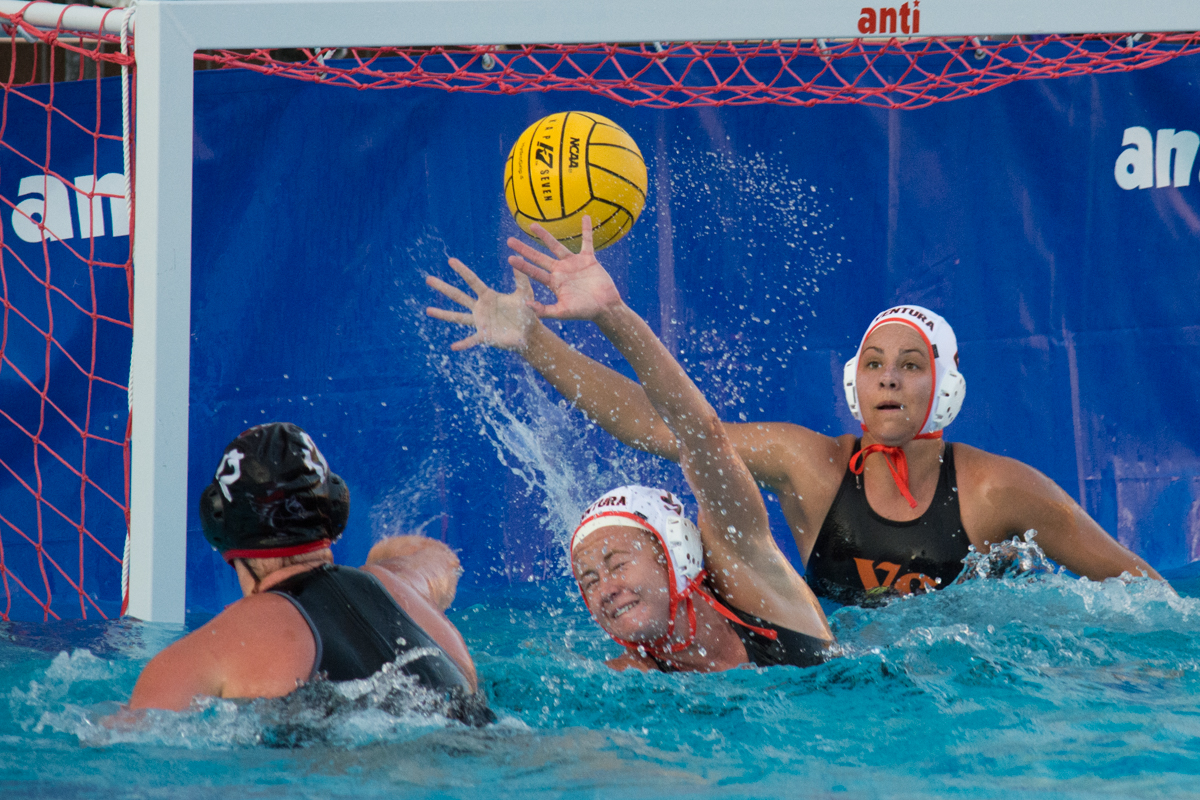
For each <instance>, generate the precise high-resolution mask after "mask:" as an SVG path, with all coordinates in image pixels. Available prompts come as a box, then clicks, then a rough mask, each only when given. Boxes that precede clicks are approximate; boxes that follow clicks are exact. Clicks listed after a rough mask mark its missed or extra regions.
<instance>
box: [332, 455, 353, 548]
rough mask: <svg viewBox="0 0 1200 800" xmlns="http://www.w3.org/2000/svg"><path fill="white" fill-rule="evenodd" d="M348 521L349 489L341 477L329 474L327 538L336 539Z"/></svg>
mask: <svg viewBox="0 0 1200 800" xmlns="http://www.w3.org/2000/svg"><path fill="white" fill-rule="evenodd" d="M349 519H350V487H349V486H347V485H346V482H345V481H344V480H342V476H341V475H335V474H334V473H332V472H331V473H329V538H331V539H336V538H337V537H339V536H341V535H342V531H344V530H346V522H347V521H348V520H349Z"/></svg>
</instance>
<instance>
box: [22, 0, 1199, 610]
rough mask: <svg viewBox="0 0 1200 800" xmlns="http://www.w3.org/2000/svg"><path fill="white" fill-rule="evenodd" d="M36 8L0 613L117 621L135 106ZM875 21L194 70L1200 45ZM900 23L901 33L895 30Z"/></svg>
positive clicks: (571, 87)
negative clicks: (733, 38) (958, 32)
mask: <svg viewBox="0 0 1200 800" xmlns="http://www.w3.org/2000/svg"><path fill="white" fill-rule="evenodd" d="M47 7H48V4H36V8H37V9H38V13H39V16H38V17H37V19H36V20H34V19H32V18H31V17H32V15H31V13H30V12H29V9H33V8H35V4H31V5H30V6H28V7H25V6H22V7H20V8H17V9H12V8H8V7H6V8H8V13H0V24H2V26H3V30H4V34H5V37H6V39H5V42H4V43H3V50H4V53H5V57H6V58H7V62H0V63H2V65H3V66H4V69H5V71H4V73H3V74H4V85H3V88H4V106H3V111H2V115H3V116H2V118H0V201H2V202H3V205H4V209H3V213H2V217H3V219H0V292H2V293H3V294H2V296H3V322H2V330H0V585H2V586H3V592H4V596H3V598H0V617H3V618H4V619H10V618H13V619H51V618H52V619H60V618H69V617H82V618H91V617H94V616H100V617H111V616H114V615H116V614H119V613H120V612H121V610H122V601H123V598H124V591H123V585H124V584H123V579H122V560H123V559H122V553H123V550H124V548H125V546H126V542H127V537H128V530H129V497H130V477H129V476H130V468H129V465H130V426H131V417H130V413H129V411H128V408H129V406H128V395H129V391H130V389H129V386H128V375H129V371H130V348H131V338H132V326H133V319H132V317H133V315H132V292H131V287H132V280H133V261H132V258H131V242H132V237H131V235H130V234H131V230H132V219H133V216H134V214H133V212H134V205H135V200H136V192H131V193H129V194H128V195H127V189H126V184H127V180H126V177H127V175H128V177H129V178H132V177H133V176H132V175H129V172H130V170H129V168H127V167H126V166H124V165H125V164H128V163H130V162H129V161H128V152H127V150H129V149H131V148H132V147H133V144H134V142H133V139H132V137H128V138H127V137H125V136H124V135H123V132H122V121H123V118H124V114H126V113H132V110H131V109H130V110H123V106H122V78H121V77H120V71H121V68H122V67H126V68H128V71H129V73H130V76H129V77H130V80H135V79H136V76H135V75H134V73H135V69H134V63H135V57H136V31H134V32H133V33H132V34H131V36H130V37H129V46H130V48H131V49H130V54H129V55H122V53H121V41H120V36H118V35H117V34H116V33H114V32H112V30H113V26H112V24H111V21H110V23H109V24H107V25H105V24H101V25H99V26H92V27H90V28H88V26H84V25H79V24H78V23H75V26H74V27H72V23H71V20H70V18H69V17H67V16H64V15H62V14H60V15H58V16H57V17H53V18H49V17H47V15H46V14H47ZM906 7H907V4H906V5H905V6H904V7H901V9H903V8H906ZM885 11H893V12H896V13H894V14H891V15H888V14H885V13H884V12H885ZM97 13H100V12H97ZM109 13H111V14H113V15H118V16H119V15H121V14H122V13H123V12H122V11H120V10H116V11H113V12H109ZM872 17H873V19H872V20H871V21H870V26H869V29H868V28H866V27H860V30H863V32H864V35H865V36H867V38H862V39H852V40H821V39H805V40H790V41H761V42H742V41H739V42H706V43H696V42H645V43H638V44H629V43H623V44H569V45H568V44H523V45H510V46H504V47H499V46H493V45H489V46H462V47H423V48H413V47H403V48H398V47H369V48H368V47H364V48H337V49H335V48H307V49H306V48H298V49H293V50H267V49H261V50H253V49H251V50H244V49H243V50H211V51H203V52H198V53H196V55H195V65H196V68H197V69H214V68H215V69H240V70H247V71H252V72H257V73H262V74H266V75H272V76H280V77H284V78H290V79H295V80H300V81H308V82H313V83H319V84H323V85H327V86H329V87H330V90H331V91H334V90H339V89H340V90H348V89H356V90H380V89H406V88H425V89H439V90H444V91H447V92H473V93H488V94H495V95H513V94H520V93H530V92H551V91H553V92H576V93H581V94H589V95H595V96H600V97H604V98H607V99H609V100H613V101H617V102H620V103H622V104H626V105H630V106H643V107H649V108H657V109H662V108H694V107H719V106H746V105H757V104H776V105H784V106H805V107H807V106H814V105H819V104H863V105H869V106H873V107H879V108H886V109H919V108H924V107H927V106H930V105H933V104H936V103H942V102H948V101H952V100H958V99H961V98H966V97H972V96H976V95H979V94H982V93H985V92H988V91H990V90H993V89H996V88H998V87H1002V86H1005V85H1008V84H1011V83H1013V82H1016V81H1026V80H1038V79H1051V78H1062V77H1070V76H1081V75H1094V74H1105V73H1113V72H1128V71H1132V70H1141V69H1145V68H1148V67H1153V66H1156V65H1159V64H1162V63H1164V62H1166V61H1169V60H1171V59H1175V58H1179V57H1184V56H1189V55H1192V54H1195V53H1197V52H1198V51H1200V34H1196V33H1124V34H1102V35H1101V34H1096V35H1086V34H1080V35H1042V36H1020V35H1013V36H1007V37H1004V38H977V37H956V38H937V37H921V36H920V35H919V28H918V27H917V25H916V22H915V19H914V18H912V17H910V16H909V15H908V14H907V13H905V14H901V13H900V12H899V11H897V10H896V9H880V14H879V16H878V18H874V17H875V14H874V12H872ZM89 19H96V17H94V16H93V17H91V18H89ZM861 24H862V25H866V24H867V23H866V22H865V21H864V22H863V23H861ZM905 27H909V32H910V33H911V34H914V35H910V36H901V35H900V34H901V33H903V32H905V31H904V28H905ZM82 28H87V29H82ZM97 29H102V30H105V31H107V32H102V33H97V32H96V30H97ZM129 96H132V95H127V97H129ZM135 391H136V387H135ZM230 435H232V432H231V433H230ZM226 438H228V437H226Z"/></svg>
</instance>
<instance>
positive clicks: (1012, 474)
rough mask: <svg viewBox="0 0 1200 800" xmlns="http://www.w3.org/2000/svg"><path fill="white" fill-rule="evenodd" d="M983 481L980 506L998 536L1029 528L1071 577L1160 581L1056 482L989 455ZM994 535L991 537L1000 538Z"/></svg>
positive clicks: (1018, 464)
mask: <svg viewBox="0 0 1200 800" xmlns="http://www.w3.org/2000/svg"><path fill="white" fill-rule="evenodd" d="M992 458H993V459H995V461H994V462H993V463H992V464H991V465H990V466H991V475H990V476H989V477H988V479H987V480H986V482H985V484H984V485H985V487H986V489H985V492H984V499H985V506H984V507H985V508H988V509H989V510H990V512H991V514H992V515H993V518H994V520H995V522H996V523H999V524H998V525H997V524H995V523H994V524H993V525H990V526H987V527H988V528H990V529H996V528H998V529H999V534H1000V536H1003V537H1004V538H1011V537H1012V536H1016V535H1019V534H1021V533H1024V532H1025V531H1027V530H1029V529H1033V530H1036V531H1037V538H1036V540H1035V541H1036V542H1037V544H1038V546H1039V547H1041V548H1042V550H1043V552H1045V553H1046V555H1047V556H1049V557H1050V558H1052V559H1054V561H1055V562H1057V563H1059V564H1062V565H1063V566H1064V567H1066V568H1067V569H1069V570H1071V571H1072V572H1074V573H1075V574H1077V575H1083V576H1085V577H1087V578H1090V579H1092V580H1104V579H1105V578H1114V577H1117V576H1118V575H1120V574H1121V573H1122V572H1128V573H1129V574H1131V575H1133V576H1135V577H1136V576H1143V575H1144V576H1148V577H1151V578H1157V579H1159V580H1162V576H1161V575H1159V574H1158V573H1157V572H1156V571H1155V570H1154V568H1153V567H1151V566H1150V565H1149V564H1147V563H1146V562H1145V561H1144V560H1143V559H1141V558H1139V557H1138V556H1137V555H1135V554H1134V553H1132V552H1130V551H1129V550H1128V549H1126V548H1125V547H1124V546H1123V545H1122V544H1121V543H1120V542H1118V541H1117V540H1116V539H1114V538H1113V537H1111V536H1109V535H1108V533H1106V532H1105V530H1104V529H1103V528H1101V527H1100V526H1099V525H1098V524H1097V523H1096V521H1095V520H1094V519H1092V518H1091V517H1090V516H1089V515H1088V513H1087V512H1086V511H1084V510H1083V509H1082V508H1080V507H1079V504H1078V503H1076V502H1075V501H1074V500H1073V499H1072V498H1071V496H1070V495H1068V494H1067V493H1066V492H1064V491H1063V490H1062V488H1061V487H1060V486H1058V484H1056V483H1054V481H1052V480H1050V479H1049V478H1048V477H1046V476H1045V475H1043V474H1042V473H1041V472H1038V471H1037V470H1036V469H1034V468H1033V467H1030V466H1028V465H1026V464H1022V463H1021V462H1019V461H1015V460H1013V459H1008V458H999V457H994V456H993V457H992ZM1000 536H997V537H996V538H1000Z"/></svg>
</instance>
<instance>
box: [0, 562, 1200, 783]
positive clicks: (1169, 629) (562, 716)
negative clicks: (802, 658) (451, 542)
mask: <svg viewBox="0 0 1200 800" xmlns="http://www.w3.org/2000/svg"><path fill="white" fill-rule="evenodd" d="M1030 547H1032V545H1030ZM977 566H978V565H977ZM987 567H988V564H987V562H986V560H985V561H984V562H983V567H982V568H980V569H976V570H975V572H977V573H980V574H985V573H987V572H989V570H988V569H987ZM992 571H993V572H996V571H997V570H992ZM1176 585H1177V586H1178V587H1179V588H1180V589H1181V592H1182V594H1180V595H1176V594H1175V593H1173V592H1172V591H1170V589H1169V588H1168V587H1167V586H1166V585H1164V584H1160V583H1157V582H1153V581H1146V580H1139V581H1135V582H1133V583H1130V584H1126V583H1122V582H1121V581H1118V580H1109V581H1106V582H1103V583H1094V582H1089V581H1086V580H1077V579H1074V578H1070V577H1068V576H1066V575H1062V574H1053V573H1046V572H1035V573H1033V574H1025V575H1022V576H1017V577H1014V576H1011V575H1010V576H1007V577H1000V578H995V577H990V578H976V579H972V580H968V581H965V582H964V583H962V584H961V585H955V586H951V587H949V588H947V589H945V590H944V591H941V592H937V593H935V594H932V595H927V596H922V597H914V598H911V599H906V600H897V601H894V602H892V603H890V604H888V605H885V606H883V607H880V608H873V609H861V608H843V609H840V610H837V611H835V612H834V613H832V615H831V617H830V622H831V624H832V626H833V629H834V631H835V633H836V634H837V636H838V638H839V640H840V642H841V645H842V647H843V648H844V655H843V656H842V657H841V658H838V659H836V660H834V661H831V662H829V663H827V664H825V665H823V666H820V667H815V668H808V669H797V668H792V667H776V668H772V669H766V670H757V669H741V670H734V671H731V672H727V673H722V674H715V675H664V674H657V673H655V674H640V673H636V672H628V673H622V674H618V673H614V672H612V671H610V670H608V669H607V668H606V667H605V666H604V665H603V659H604V658H606V657H611V656H612V655H615V654H616V653H617V652H618V647H617V645H615V644H614V643H612V642H611V641H609V640H607V639H606V638H605V637H604V635H603V634H602V633H601V632H600V630H599V629H598V628H597V627H596V626H595V625H594V624H593V623H592V622H591V620H590V619H589V618H588V617H587V615H586V611H585V610H584V608H583V606H582V603H581V602H580V601H579V599H578V594H577V592H576V590H575V589H574V587H573V586H572V585H569V584H567V583H559V582H552V583H542V584H530V585H528V586H522V587H519V588H518V589H514V590H512V591H510V592H508V593H507V594H506V595H505V596H503V597H496V598H492V599H490V600H489V601H487V602H485V603H476V604H471V605H467V604H466V602H465V601H464V602H463V603H461V604H460V605H459V606H458V607H456V608H454V609H452V611H451V618H452V619H453V620H454V621H455V622H456V623H457V624H458V625H459V626H460V628H461V629H462V631H463V634H464V635H465V637H466V639H467V642H468V644H469V645H470V647H471V650H472V651H473V652H474V653H475V656H476V660H477V665H478V669H479V674H480V679H481V685H482V687H483V688H484V690H485V691H486V693H487V695H488V697H489V698H490V700H491V704H492V707H493V708H494V710H495V712H496V713H497V714H498V716H499V722H498V723H497V724H495V725H492V726H488V727H486V728H482V729H472V728H468V727H465V726H463V725H461V724H458V723H453V722H450V721H449V720H447V719H445V718H442V717H438V716H436V715H429V714H423V713H420V712H419V711H417V710H408V711H406V710H404V709H399V710H397V709H395V708H392V709H391V713H389V712H388V711H384V710H383V709H382V708H380V707H377V706H374V705H372V703H371V702H366V703H365V704H364V702H362V698H363V697H367V698H368V699H369V698H370V697H373V696H375V695H374V694H372V692H375V693H378V692H379V691H380V690H381V689H383V690H386V689H387V688H389V687H387V686H382V687H381V686H379V685H368V682H359V684H358V685H356V686H354V687H352V691H350V692H349V693H350V694H353V695H355V696H358V697H359V700H360V702H357V703H349V702H347V704H346V705H345V707H344V708H342V709H341V710H334V711H333V712H332V713H326V712H322V714H320V715H316V717H315V718H314V719H313V720H310V722H311V723H312V725H311V732H312V734H313V735H311V736H310V737H309V738H308V739H307V740H306V744H304V745H303V746H299V747H293V748H279V747H270V746H268V745H267V744H266V743H264V739H268V740H269V739H270V731H271V729H272V725H274V724H277V723H278V722H279V716H280V709H279V708H278V707H274V706H271V704H264V703H261V702H260V703H249V704H236V703H232V702H228V701H219V700H209V701H206V702H203V703H199V704H197V705H196V706H195V707H194V708H193V710H191V711H189V712H186V713H182V714H175V713H169V712H155V713H153V714H151V715H150V716H149V717H148V718H147V719H146V720H145V721H144V722H143V723H142V724H141V725H140V726H137V727H134V728H128V727H127V728H123V729H118V730H113V729H109V728H107V727H105V726H104V725H102V724H100V722H99V720H100V718H102V717H103V716H105V715H106V714H109V713H111V712H112V711H114V710H115V709H116V707H117V705H116V704H117V703H119V702H121V701H124V700H127V699H128V697H129V694H130V691H131V689H132V687H133V684H134V682H135V680H136V678H137V675H138V672H139V670H140V669H141V667H142V665H144V664H145V663H146V661H147V660H148V659H149V657H150V656H151V655H152V654H153V653H155V652H157V651H158V650H159V649H160V648H162V647H163V646H165V645H166V644H167V643H169V642H170V641H173V640H174V639H175V638H177V637H178V636H180V635H182V633H183V630H182V629H181V628H180V627H172V626H166V625H155V624H142V623H134V622H111V623H75V624H62V623H59V624H55V625H45V626H42V625H31V624H17V623H3V624H0V697H2V698H3V699H4V702H2V703H0V796H3V797H6V798H7V797H46V798H51V797H53V798H76V797H78V798H90V797H97V798H99V797H104V798H108V797H115V796H122V797H144V798H157V797H164V798H165V797H171V798H209V797H212V798H216V797H221V798H225V797H248V798H274V797H302V798H308V797H312V798H329V797H356V798H368V797H480V796H486V797H489V798H499V797H567V796H570V797H604V798H608V797H612V798H638V797H664V796H672V795H681V794H686V795H689V796H711V797H722V798H732V797H817V798H824V797H848V798H871V797H886V798H909V797H911V798H927V797H966V798H992V797H995V798H1017V797H1051V796H1052V797H1079V798H1084V797H1087V798H1094V797H1122V798H1124V797H1133V796H1137V797H1148V796H1154V797H1185V796H1186V797H1194V796H1196V793H1197V783H1196V782H1197V778H1198V777H1200V709H1198V704H1197V698H1198V697H1200V640H1198V638H1197V633H1200V600H1198V599H1197V598H1196V597H1195V596H1193V595H1195V594H1200V592H1197V591H1195V589H1196V587H1195V586H1194V585H1193V584H1192V583H1189V582H1187V581H1180V582H1177V584H1176ZM202 621H203V620H194V621H192V622H193V624H192V625H191V627H195V624H199V623H200V622H202ZM388 680H394V679H390V678H387V677H386V676H385V677H384V678H381V679H380V681H382V682H386V681H388Z"/></svg>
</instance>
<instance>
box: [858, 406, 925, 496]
mask: <svg viewBox="0 0 1200 800" xmlns="http://www.w3.org/2000/svg"><path fill="white" fill-rule="evenodd" d="M862 429H863V433H867V432H868V431H867V426H866V425H863V426H862ZM940 438H942V432H941V431H934V432H933V433H918V434H917V435H916V436H914V437H913V439H940ZM872 453H883V458H884V460H885V461H886V462H887V465H888V471H890V472H891V473H892V480H894V481H895V482H896V488H897V489H899V490H900V495H901V496H902V497H903V498H904V499H905V500H907V501H908V505H909V507H910V508H916V507H917V500H916V498H915V497H913V496H912V492H911V491H909V489H908V457H907V456H905V455H904V448H903V447H892V446H891V445H886V444H872V445H868V446H867V447H864V448H862V449H861V450H859V451H858V452H857V453H855V454H854V455H852V456H850V471H851V472H853V473H854V474H855V475H862V473H863V468H864V467H865V466H866V460H867V456H869V455H871V454H872Z"/></svg>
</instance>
